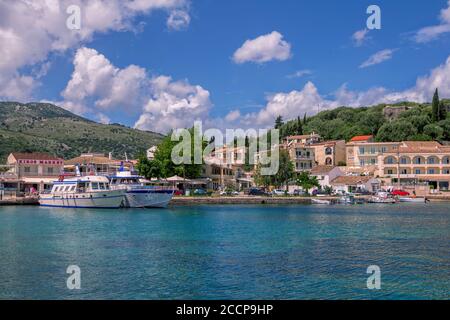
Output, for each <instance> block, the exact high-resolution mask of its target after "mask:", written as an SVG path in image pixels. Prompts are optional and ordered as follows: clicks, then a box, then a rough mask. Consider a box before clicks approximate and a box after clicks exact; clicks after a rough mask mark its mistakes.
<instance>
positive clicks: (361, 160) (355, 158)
mask: <svg viewBox="0 0 450 320" xmlns="http://www.w3.org/2000/svg"><path fill="white" fill-rule="evenodd" d="M399 145H400V142H374V140H373V136H356V137H354V138H353V139H352V140H350V142H349V143H347V145H346V159H347V160H346V163H347V167H350V168H367V167H374V168H376V167H377V166H378V157H379V156H380V155H383V154H386V153H391V152H396V151H397V150H398V147H399Z"/></svg>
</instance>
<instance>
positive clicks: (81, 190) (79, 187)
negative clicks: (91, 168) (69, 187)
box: [78, 183, 86, 192]
mask: <svg viewBox="0 0 450 320" xmlns="http://www.w3.org/2000/svg"><path fill="white" fill-rule="evenodd" d="M85 188H86V184H85V183H79V184H78V190H79V192H84V191H85Z"/></svg>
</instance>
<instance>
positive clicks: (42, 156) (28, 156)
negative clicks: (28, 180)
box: [12, 152, 62, 160]
mask: <svg viewBox="0 0 450 320" xmlns="http://www.w3.org/2000/svg"><path fill="white" fill-rule="evenodd" d="M12 155H13V157H14V158H15V159H16V160H62V159H61V158H58V157H55V156H52V155H51V154H48V153H42V152H28V153H27V152H13V153H12Z"/></svg>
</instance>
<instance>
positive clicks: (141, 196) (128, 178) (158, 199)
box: [109, 171, 174, 208]
mask: <svg viewBox="0 0 450 320" xmlns="http://www.w3.org/2000/svg"><path fill="white" fill-rule="evenodd" d="M109 179H110V182H111V189H113V190H125V191H126V193H125V197H124V207H126V208H166V207H167V206H168V205H169V202H170V201H171V200H172V197H173V195H174V190H173V189H172V188H165V187H157V186H145V185H144V184H143V183H142V182H141V177H140V176H138V175H135V174H133V173H132V172H130V171H119V172H117V174H116V175H115V176H112V177H109Z"/></svg>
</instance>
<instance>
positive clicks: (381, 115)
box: [280, 100, 450, 142]
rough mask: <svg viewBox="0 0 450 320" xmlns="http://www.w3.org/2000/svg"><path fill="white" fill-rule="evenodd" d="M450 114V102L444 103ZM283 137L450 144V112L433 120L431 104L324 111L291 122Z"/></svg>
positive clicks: (409, 103)
mask: <svg viewBox="0 0 450 320" xmlns="http://www.w3.org/2000/svg"><path fill="white" fill-rule="evenodd" d="M442 102H443V104H444V105H445V107H446V108H447V110H449V106H450V100H442ZM280 130H281V135H282V136H288V135H295V134H310V133H312V132H315V133H318V134H320V135H321V136H322V137H323V138H324V139H326V140H340V139H343V140H346V141H348V140H350V139H351V138H352V137H354V136H356V135H368V134H371V135H374V136H375V138H376V140H377V141H383V142H386V141H405V140H425V141H426V140H437V141H441V142H442V141H450V112H447V114H446V118H445V115H443V116H442V119H440V120H439V121H433V120H432V108H431V104H429V103H424V104H419V103H414V102H402V103H398V104H391V105H386V104H380V105H376V106H372V107H361V108H350V107H340V108H336V109H332V110H327V111H322V112H320V113H319V114H317V115H315V116H313V117H310V118H308V119H306V121H304V120H303V117H302V116H301V115H300V117H299V118H298V119H295V120H290V121H288V122H286V123H284V124H282V125H281V127H280Z"/></svg>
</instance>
